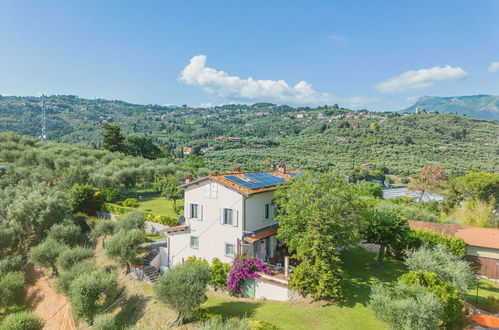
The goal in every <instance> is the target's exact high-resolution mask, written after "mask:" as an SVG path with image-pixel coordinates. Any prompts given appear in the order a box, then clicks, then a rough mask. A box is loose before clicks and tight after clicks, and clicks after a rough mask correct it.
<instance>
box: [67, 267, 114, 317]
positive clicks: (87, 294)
mask: <svg viewBox="0 0 499 330" xmlns="http://www.w3.org/2000/svg"><path fill="white" fill-rule="evenodd" d="M69 292H70V294H69V297H70V301H71V306H72V307H73V312H74V313H75V315H76V316H79V317H87V318H93V317H94V316H95V315H96V314H97V313H99V312H100V311H102V310H103V309H104V308H105V307H106V306H108V305H109V304H110V303H111V301H112V300H113V299H114V298H115V297H116V294H117V292H118V280H117V276H116V273H108V272H106V271H105V270H102V269H99V270H95V271H92V272H89V273H83V274H80V276H78V277H77V278H76V279H75V280H74V281H73V282H72V283H71V284H70V286H69Z"/></svg>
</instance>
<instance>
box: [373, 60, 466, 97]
mask: <svg viewBox="0 0 499 330" xmlns="http://www.w3.org/2000/svg"><path fill="white" fill-rule="evenodd" d="M466 76H468V73H467V72H466V71H464V70H463V69H461V68H460V67H452V66H450V65H446V66H444V67H440V66H435V67H433V68H429V69H421V70H412V71H406V72H404V73H402V74H401V75H400V76H397V77H393V78H390V79H388V80H385V81H382V82H380V83H379V84H376V85H374V88H375V89H376V90H378V91H380V92H382V93H400V92H405V91H408V90H411V89H423V88H427V87H430V86H433V85H434V84H435V83H436V82H437V81H441V80H459V79H462V78H464V77H466Z"/></svg>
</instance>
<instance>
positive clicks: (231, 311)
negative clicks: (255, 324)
mask: <svg viewBox="0 0 499 330" xmlns="http://www.w3.org/2000/svg"><path fill="white" fill-rule="evenodd" d="M261 305H262V303H260V302H245V301H225V302H221V303H219V304H217V305H215V306H210V307H205V308H203V310H205V311H206V312H208V313H213V314H219V315H221V316H222V317H223V318H227V317H234V316H236V317H240V318H243V317H252V316H254V314H255V312H256V310H257V309H258V308H259V307H260V306H261Z"/></svg>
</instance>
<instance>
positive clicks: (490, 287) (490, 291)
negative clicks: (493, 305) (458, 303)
mask: <svg viewBox="0 0 499 330" xmlns="http://www.w3.org/2000/svg"><path fill="white" fill-rule="evenodd" d="M489 296H492V297H495V298H496V299H499V281H498V285H495V282H494V281H491V280H487V279H480V284H479V286H478V300H477V290H476V286H475V287H473V288H472V289H471V290H470V291H468V294H467V295H466V296H465V298H464V299H465V300H466V301H467V302H469V303H470V304H472V305H475V306H477V307H478V308H481V309H485V310H487V303H486V301H487V297H489Z"/></svg>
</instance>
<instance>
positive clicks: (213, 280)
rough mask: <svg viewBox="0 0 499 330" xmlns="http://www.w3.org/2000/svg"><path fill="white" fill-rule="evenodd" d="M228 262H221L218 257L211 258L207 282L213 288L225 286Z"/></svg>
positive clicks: (217, 288) (228, 267)
mask: <svg viewBox="0 0 499 330" xmlns="http://www.w3.org/2000/svg"><path fill="white" fill-rule="evenodd" d="M229 270H230V264H229V263H225V262H221V261H220V259H218V258H213V260H212V261H211V266H210V281H209V284H210V285H211V286H212V287H213V289H215V290H220V289H225V288H227V280H228V277H229Z"/></svg>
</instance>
